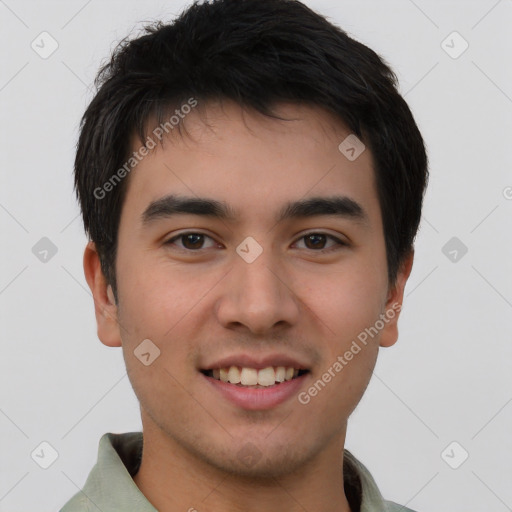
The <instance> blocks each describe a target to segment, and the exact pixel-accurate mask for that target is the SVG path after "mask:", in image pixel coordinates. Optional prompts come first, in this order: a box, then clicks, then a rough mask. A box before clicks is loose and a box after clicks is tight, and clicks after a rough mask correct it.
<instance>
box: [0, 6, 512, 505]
mask: <svg viewBox="0 0 512 512" xmlns="http://www.w3.org/2000/svg"><path fill="white" fill-rule="evenodd" d="M306 4H307V5H309V6H310V7H312V8H314V9H316V10H318V11H319V12H320V13H322V14H324V15H327V16H328V17H329V18H330V19H331V21H333V22H335V23H337V24H339V25H340V26H341V27H342V28H344V29H345V30H346V31H348V33H349V34H350V35H352V36H353V37H355V38H356V39H358V40H360V41H361V42H363V43H365V44H367V45H368V46H370V47H371V48H373V49H374V50H375V51H377V53H379V54H380V55H381V56H382V57H384V58H385V59H386V60H387V61H388V63H389V64H391V66H392V67H393V68H394V70H395V71H396V73H397V74H398V77H399V79H400V84H401V91H402V93H403V94H404V96H405V98H406V100H407V101H408V103H409V105H410V107H411V109H412V111H413V113H414V115H415V117H416V119H417V122H418V125H419V127H420V129H421V131H422V133H423V135H424V138H425V141H426V143H427V146H428V151H429V157H430V164H431V166H430V172H431V179H430V186H429V190H428V193H427V197H426V204H425V209H424V217H423V220H422V225H421V229H420V232H419V235H418V238H417V243H416V252H417V254H416V260H415V264H414V268H413V272H412V275H411V278H410V280H409V283H408V285H407V288H406V298H405V303H404V309H403V312H402V317H401V320H400V326H401V329H400V339H399V342H398V343H397V345H395V346H394V347H393V348H389V349H382V350H381V355H380V359H379V361H378V364H377V367H376V370H375V375H374V377H373V379H372V381H371V383H370V386H369V388H368V391H367V393H366V395H365V396H364V398H363V400H362V402H361V404H360V406H359V407H358V408H357V409H356V411H355V413H354V414H353V416H352V419H351V422H350V424H349V431H348V436H347V447H348V448H349V449H350V450H351V451H352V452H353V453H354V454H355V455H356V456H357V457H359V458H360V459H361V460H362V461H363V463H365V464H366V465H367V467H368V468H369V469H370V471H371V472H372V474H373V475H374V477H375V479H376V480H377V483H378V485H379V486H380V488H381V490H382V492H383V494H384V495H385V497H386V498H388V499H392V500H395V501H397V502H399V503H401V504H407V505H408V506H409V507H411V508H413V509H416V510H418V511H419V512H448V511H449V512H459V511H460V512H462V511H464V512H466V511H467V510H493V511H496V512H501V511H505V510H512V486H511V485H510V482H511V481H512V457H511V455H512V451H511V448H512V436H511V435H510V434H511V422H512V404H511V402H512V386H511V384H512V382H511V380H512V379H511V372H510V368H511V356H512V343H511V341H512V340H511V326H510V319H511V312H512V310H511V308H512V242H511V234H512V230H511V227H512V226H511V224H512V223H511V216H512V200H511V199H512V173H511V156H510V145H511V144H510V140H511V139H510V137H511V135H512V99H511V98H512V80H511V79H512V67H511V65H510V62H511V59H510V57H511V49H512V36H511V35H510V27H511V26H512V1H511V0H501V1H496V0H478V1H477V0H473V1H468V0H461V1H449V2H448V1H427V0H415V1H412V0H396V1H376V0H373V1H369V0H358V1H334V0H330V1H329V0H324V1H320V0H318V1H313V0H310V1H306ZM185 5H187V2H183V1H180V2H176V1H166V2H165V1H156V0H155V1H145V2H140V1H133V0H129V1H127V0H124V1H122V2H120V1H119V2H116V1H112V0H110V1H100V0H90V1H88V2H87V1H83V0H72V1H66V2H64V1H62V2H56V1H39V2H36V1H28V0H5V1H3V0H0V58H1V63H2V65H1V68H0V109H1V123H0V130H1V133H0V144H1V151H0V162H1V164H0V173H1V180H2V186H1V188H0V229H1V235H2V242H1V243H2V245H1V247H2V251H1V253H0V254H1V256H0V257H1V274H0V311H1V313H0V315H1V316H0V329H1V331H0V334H1V347H2V357H1V358H0V374H1V376H2V385H1V386H0V400H1V402H0V435H1V439H2V452H1V457H0V461H1V462H0V465H1V467H0V472H1V473H0V511H9V512H21V511H25V510H32V511H34V512H37V511H46V510H58V509H59V507H60V506H62V505H63V504H64V502H65V501H67V500H68V499H69V498H70V497H71V496H72V495H73V494H74V493H76V492H77V491H78V489H79V488H80V487H82V486H83V484H84V482H85V479H86V476H87V474H88V472H89V470H90V469H91V468H92V466H93V464H94V463H95V461H96V456H97V448H98V441H99V438H100V437H101V435H102V434H104V433H105V432H127V431H134V430H140V429H141V423H140V416H139V410H138V402H137V400H136V397H135V395H134V393H133V391H132V388H131V386H130V383H129V381H128V378H127V376H126V372H125V368H124V361H123V358H122V353H121V349H120V348H108V347H105V346H104V345H102V344H101V343H100V341H99V340H98V338H97V336H96V324H95V319H94V310H93V301H92V298H91V295H90V293H89V288H88V287H87V284H86V281H85V279H84V275H83V269H82V255H83V249H84V247H85V244H86V237H85V235H84V233H83V229H82V225H81V218H80V217H79V209H78V205H77V202H76V200H75V197H74V194H73V191H72V163H73V158H74V146H75V143H76V139H77V128H78V123H79V120H80V117H81V115H82V113H83V111H84V109H85V106H86V104H87V103H88V101H90V99H91V97H92V89H91V88H90V86H91V84H92V81H93V78H94V76H95V73H96V71H97V69H98V67H99V65H100V63H101V62H102V60H103V59H105V58H106V57H108V56H109V53H110V50H111V49H112V48H113V47H114V45H115V43H117V42H118V41H119V40H120V39H121V38H123V37H124V36H126V35H128V34H129V33H132V34H135V33H136V30H134V27H135V28H136V27H140V23H139V22H144V21H152V20H155V19H158V18H162V19H167V20H169V19H171V18H172V17H173V16H174V15H175V14H176V13H178V12H179V11H181V9H182V7H184V6H185ZM43 31H47V32H48V33H49V34H51V37H52V38H53V39H54V40H56V41H57V43H58V48H57V50H56V51H55V52H54V53H53V54H52V55H50V56H49V57H47V58H45V59H44V58H42V57H41V56H40V54H38V53H36V51H34V50H33V49H32V47H31V44H32V41H35V43H34V44H39V46H40V47H41V46H42V45H43V43H42V42H41V37H40V36H39V34H40V33H41V32H43ZM453 31H457V32H458V33H459V34H460V36H462V38H464V40H466V41H467V43H468V44H469V47H468V48H467V50H466V51H465V52H464V53H462V54H460V55H459V53H460V51H461V50H462V49H463V41H462V40H461V39H460V38H458V36H456V35H455V36H453V35H451V34H452V32H453ZM44 37H48V36H44ZM443 41H445V43H443ZM44 48H45V49H46V50H48V49H50V48H51V41H50V39H45V42H44ZM39 51H40V52H41V51H42V49H40V50H39ZM450 54H451V55H450ZM454 57H457V58H454ZM43 237H47V238H48V239H50V240H51V242H52V243H53V244H54V245H55V247H56V249H57V252H56V254H54V255H52V253H51V252H49V253H48V254H47V255H46V261H41V259H40V258H42V257H43V256H42V254H44V253H39V252H38V251H40V250H41V247H40V246H39V245H36V244H38V242H39V241H40V239H41V238H43ZM452 237H456V238H457V240H455V241H452V242H450V244H454V245H448V246H447V247H445V244H447V243H448V242H449V240H450V239H452ZM39 243H40V244H45V243H48V242H45V241H43V242H39ZM462 244H464V245H462ZM34 246H36V249H34V251H33V247H34ZM464 246H465V247H466V248H467V250H468V251H467V253H466V254H464V255H463V250H462V249H463V247H464ZM43 248H44V247H43ZM443 248H444V249H443ZM454 250H455V251H456V253H454V252H453V251H454ZM34 253H35V254H34ZM454 259H455V261H453V260H454ZM43 441H46V442H47V443H49V444H50V445H51V446H52V447H53V448H54V449H55V450H56V452H57V453H58V458H57V459H56V460H55V461H54V462H53V464H51V465H50V466H49V467H48V468H47V469H43V468H41V467H40V465H39V464H44V463H45V461H46V463H49V462H50V461H51V460H50V457H51V452H50V449H48V448H47V447H45V445H43V447H41V446H40V444H41V443H42V442H43ZM453 441H455V442H457V443H458V444H457V445H455V447H454V446H453V445H452V446H451V447H450V448H449V449H448V450H445V449H446V448H447V446H448V445H450V443H452V442H453ZM34 450H35V453H39V454H40V457H39V459H38V458H37V457H36V456H34V459H33V458H32V457H31V453H33V452H34ZM41 450H42V451H41ZM465 452H467V453H468V454H469V457H468V458H467V460H465V461H464V462H463V463H462V464H461V465H460V466H459V467H458V468H457V469H453V468H452V467H450V465H449V464H448V463H450V464H451V465H452V466H457V465H459V464H460V463H461V461H462V460H463V458H464V455H465ZM41 454H44V455H41ZM443 454H444V455H443ZM36 460H37V463H36ZM311 512H314V511H311Z"/></svg>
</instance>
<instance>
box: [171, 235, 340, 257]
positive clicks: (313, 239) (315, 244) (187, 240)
mask: <svg viewBox="0 0 512 512" xmlns="http://www.w3.org/2000/svg"><path fill="white" fill-rule="evenodd" d="M205 238H209V239H210V240H212V242H215V241H214V240H213V238H212V237H210V236H208V235H205V234H203V233H195V232H192V231H191V232H188V233H181V234H179V235H176V236H174V237H172V238H170V239H169V240H167V242H165V245H175V244H174V242H175V241H176V240H181V243H182V245H181V247H180V248H181V249H187V250H190V251H197V250H199V249H204V247H202V245H203V243H204V239H205ZM328 239H330V240H331V241H333V242H334V246H331V247H330V248H327V249H326V248H324V247H320V246H323V245H325V243H326V241H327V240H328ZM298 240H305V241H306V248H307V249H312V250H314V251H315V252H327V251H331V250H335V249H337V248H338V247H340V246H341V247H344V246H348V244H347V243H346V242H343V241H342V240H340V239H339V238H336V237H335V236H332V235H328V234H326V233H308V234H306V235H303V236H301V237H300V238H299V239H298ZM308 244H309V245H310V246H308ZM213 245H214V244H213ZM210 247H211V246H210Z"/></svg>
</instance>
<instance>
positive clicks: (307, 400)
mask: <svg viewBox="0 0 512 512" xmlns="http://www.w3.org/2000/svg"><path fill="white" fill-rule="evenodd" d="M278 112H279V114H280V115H282V116H285V117H287V118H293V120H291V121H279V120H274V119H270V118H266V117H263V116H261V115H260V114H257V113H250V112H248V111H245V112H242V110H241V108H240V107H239V106H237V105H236V104H232V103H224V104H223V105H222V106H220V105H218V104H208V105H206V106H205V108H204V109H203V110H201V114H202V115H201V116H199V115H198V113H199V108H198V109H196V110H195V111H192V112H191V113H190V114H188V115H187V116H186V118H185V119H184V120H182V121H181V122H182V123H185V127H186V130H187V133H188V134H189V135H184V136H183V137H181V136H179V135H178V134H175V133H171V134H170V135H169V136H168V137H167V138H166V139H165V143H164V146H163V147H160V146H157V147H156V148H155V149H154V150H152V151H151V152H150V154H149V155H148V156H146V157H145V158H143V159H142V160H141V161H140V163H138V165H137V166H136V168H135V169H134V170H133V171H132V173H131V175H130V176H129V180H130V181H129V187H128V191H127V195H126V199H125V203H124V205H123V210H122V215H121V220H120V227H119V238H118V253H117V260H116V272H117V283H118V300H119V302H118V304H117V306H116V305H114V304H113V301H112V294H111V292H110V289H108V293H106V290H107V288H106V285H105V283H104V282H103V281H102V280H101V278H100V277H101V276H100V277H98V275H99V274H98V273H96V274H94V272H93V271H92V268H93V267H94V268H96V269H98V264H97V261H96V263H95V264H93V263H92V261H93V258H94V253H93V250H92V248H91V247H89V248H88V249H87V250H86V256H85V262H86V265H85V266H86V276H87V278H88V281H89V284H90V286H91V288H92V289H93V290H94V291H95V298H96V299H97V318H98V335H99V337H100V339H101V340H102V341H103V343H105V344H106V345H109V346H122V350H123V354H124V358H125V362H126V366H127V371H128V375H129V378H130V381H131V383H132V386H133V389H134V391H135V393H136V395H137V397H138V399H139V401H140V405H141V413H142V420H143V427H144V431H145V432H148V433H149V432H151V435H152V436H153V437H154V438H158V439H159V442H160V443H161V446H165V447H167V448H169V447H172V448H173V449H174V450H181V451H182V452H183V453H184V454H185V453H186V454H187V455H189V456H190V457H192V458H193V459H194V460H198V461H201V463H205V464H208V465H210V466H213V467H216V468H220V469H222V470H225V471H228V472H232V471H234V472H237V473H239V474H245V475H248V476H253V477H254V476H258V475H266V476H268V475H274V476H278V475H280V474H284V473H287V472H292V471H293V470H295V469H298V468H301V467H304V464H305V463H307V462H311V461H313V460H315V459H317V458H319V457H327V456H328V455H327V454H328V453H333V450H332V448H333V446H334V445H336V446H339V445H340V443H341V446H342V443H343V441H344V436H345V429H346V422H347V419H348V417H349V415H350V414H351V412H352V411H353V409H354V408H355V406H356V405H357V403H358V402H359V400H360V398H361V396H362V394H363V392H364V390H365V388H366V386H367V384H368V382H369V379H370V376H371V373H372V370H373V368H374V365H375V361H376V357H377V353H378V350H379V346H389V345H391V344H393V343H394V342H395V341H396V337H397V330H396V322H397V319H398V309H399V305H400V303H401V299H402V294H403V287H404V285H405V281H406V279H407V276H408V274H409V272H410V264H409V265H408V266H406V267H405V270H402V271H401V273H400V274H399V278H398V281H397V284H396V286H393V287H390V286H388V281H387V266H386V251H385V241H384V233H383V227H382V219H381V214H380V208H379V202H378V198H377V190H376V186H375V178H374V173H373V162H372V157H371V153H370V150H369V149H368V148H367V149H366V150H364V151H363V152H362V153H361V154H360V156H359V157H358V158H356V159H355V160H353V161H351V160H349V159H348V158H347V157H346V156H345V155H344V154H343V153H342V152H341V151H340V150H339V149H338V146H339V144H340V142H341V141H343V140H344V139H345V138H346V137H347V136H348V135H349V134H350V132H349V131H348V129H346V128H345V127H344V126H343V125H342V124H341V123H340V122H339V121H338V120H336V119H334V118H333V117H331V116H330V115H329V114H328V113H326V112H324V111H323V110H321V109H318V108H313V107H305V106H301V107H299V106H297V105H292V104H282V105H280V107H279V110H278ZM205 119H206V120H207V122H208V127H206V125H205V123H204V120H205ZM139 147H140V142H139V143H137V144H134V151H135V150H136V149H137V148H139ZM171 194H172V195H173V196H175V197H179V198H185V197H186V198H193V199H198V198H201V199H208V200H212V201H218V202H220V203H222V204H223V205H224V206H225V207H226V208H227V209H228V213H230V214H232V218H231V217H220V216H216V215H212V214H210V215H204V214H201V212H200V211H197V210H195V213H194V212H192V210H191V209H190V208H189V209H188V210H187V211H188V213H183V212H181V213H174V214H172V215H171V214H170V208H169V205H168V204H167V208H166V207H162V203H160V208H157V207H156V206H155V205H154V206H153V207H152V208H150V205H151V204H152V203H154V202H156V201H159V200H161V199H162V198H164V197H165V196H168V195H171ZM335 197H337V198H341V200H340V201H339V202H338V203H336V205H337V207H336V208H334V209H331V210H326V209H325V207H324V208H323V209H322V206H323V205H324V203H322V201H319V202H317V204H316V206H317V207H316V208H309V210H304V209H302V211H300V212H299V213H301V215H288V216H286V215H285V216H284V217H283V218H281V219H279V217H280V214H282V212H283V208H284V207H285V205H287V204H288V203H294V202H297V201H307V200H308V199H311V198H318V199H332V198H335ZM164 206H165V205H164ZM205 211H206V210H205V209H203V210H202V212H203V213H204V212H205ZM144 212H146V213H147V214H146V216H145V217H146V221H144ZM210 213H211V211H210ZM292 213H293V212H292ZM295 213H297V211H296V212H295ZM410 263H412V258H411V260H410ZM93 274H94V275H95V276H96V277H95V278H94V277H93ZM109 298H110V302H109ZM102 301H103V302H102ZM101 304H103V306H104V309H103V311H101V310H100V308H99V307H98V306H99V305H101ZM397 304H398V309H397ZM391 310H392V311H393V315H391V314H390V313H388V312H389V311H391ZM105 311H107V312H110V313H111V315H108V314H105ZM111 317H115V318H117V322H116V321H113V320H112V318H111ZM365 329H366V331H365ZM372 329H373V330H372ZM369 332H371V333H372V334H371V335H369ZM362 333H366V337H365V336H364V334H362ZM364 338H366V339H365V342H363V341H362V340H363V339H364ZM143 340H150V341H145V342H144V343H145V344H144V345H142V346H141V343H142V342H143ZM356 347H359V350H357V348H356ZM141 353H145V354H146V355H143V356H142V357H141ZM349 353H351V354H352V356H350V354H349ZM336 363H337V364H336ZM231 366H233V367H240V368H244V369H243V370H242V372H241V378H242V379H243V381H244V382H248V383H251V382H254V381H252V380H250V379H251V378H255V376H258V377H259V379H260V380H259V381H258V382H260V383H263V385H261V386H260V387H248V386H243V385H240V384H238V385H237V384H233V383H229V382H228V383H226V382H223V380H225V379H226V374H225V372H224V370H221V368H230V367H231ZM269 367H272V368H274V369H273V370H270V369H268V368H269ZM279 367H284V368H285V370H284V371H283V370H280V369H279ZM288 367H291V368H294V369H295V370H301V371H300V372H297V371H295V375H296V377H295V378H292V379H291V380H286V373H288V376H287V377H289V376H290V374H291V370H286V368H288ZM263 368H267V369H266V370H264V371H263V372H259V373H258V372H257V370H261V369H263ZM283 373H284V374H285V377H284V378H285V380H284V381H283V382H279V383H277V384H274V385H273V386H272V385H268V383H269V382H271V383H273V382H275V379H278V380H281V379H282V378H283ZM297 373H298V375H297ZM219 374H220V377H222V379H223V380H218V378H219ZM329 376H330V378H329ZM229 377H230V378H232V380H234V381H236V380H237V371H236V370H232V371H231V373H230V374H229ZM245 379H248V380H245ZM265 379H269V380H268V381H267V380H265ZM319 382H320V383H319ZM315 383H316V384H315ZM315 390H316V392H315ZM336 453H337V455H336V456H337V457H338V456H339V452H336Z"/></svg>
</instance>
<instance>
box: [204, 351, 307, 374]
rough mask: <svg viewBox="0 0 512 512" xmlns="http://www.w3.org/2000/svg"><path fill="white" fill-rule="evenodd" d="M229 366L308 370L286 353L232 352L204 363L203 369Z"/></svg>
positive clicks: (304, 365) (257, 368)
mask: <svg viewBox="0 0 512 512" xmlns="http://www.w3.org/2000/svg"><path fill="white" fill-rule="evenodd" d="M230 366H239V367H241V368H244V367H245V368H255V369H256V370H261V369H263V368H268V367H269V366H273V367H277V366H284V367H287V368H288V367H293V368H296V369H298V370H308V369H309V368H308V366H307V365H306V364H304V363H303V362H301V361H299V360H298V359H296V358H294V357H291V356H288V355H286V354H269V355H266V356H259V357H258V356H252V355H250V354H234V355H231V356H227V357H223V358H222V359H218V360H217V361H215V362H213V363H210V364H208V365H206V366H205V367H204V368H202V369H203V370H213V369H216V368H229V367H230Z"/></svg>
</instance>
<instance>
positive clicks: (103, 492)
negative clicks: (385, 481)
mask: <svg viewBox="0 0 512 512" xmlns="http://www.w3.org/2000/svg"><path fill="white" fill-rule="evenodd" d="M141 457H142V432H125V433H122V434H114V433H111V432H108V433H106V434H104V435H103V436H102V437H101V439H100V442H99V447H98V461H97V463H96V464H95V466H94V467H93V468H92V470H91V472H90V473H89V476H88V477H87V480H86V482H85V485H84V487H83V489H82V490H81V491H79V492H78V493H76V494H75V496H73V498H72V499H71V500H70V501H69V502H68V503H67V504H66V505H65V506H64V508H62V509H61V511H60V512H79V511H80V512H82V511H89V510H91V511H92V510H98V509H99V510H108V511H109V512H117V511H119V512H121V511H124V510H137V511H138V512H158V511H157V509H156V508H155V507H153V505H152V504H151V503H150V502H149V501H148V499H147V498H146V497H145V496H144V495H143V494H142V492H141V491H140V489H139V488H138V487H137V485H136V484H135V482H134V481H133V477H134V476H135V474H136V473H137V471H138V470H139V466H140V462H141ZM344 457H345V459H346V462H347V463H348V464H347V466H348V467H349V468H351V469H352V470H353V471H355V472H356V473H357V475H358V476H359V478H360V480H361V487H362V502H361V511H360V512H381V511H383V510H386V509H387V502H385V501H384V499H383V498H382V495H381V493H380V491H379V489H378V487H377V484H376V483H375V480H374V479H373V477H372V476H371V474H370V472H369V471H368V470H367V469H366V467H365V466H364V465H363V464H362V463H361V462H359V461H358V460H357V459H356V458H355V457H354V456H353V455H352V454H351V453H350V452H349V451H347V450H345V451H344ZM96 507H97V508H96ZM406 510H407V509H406Z"/></svg>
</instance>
